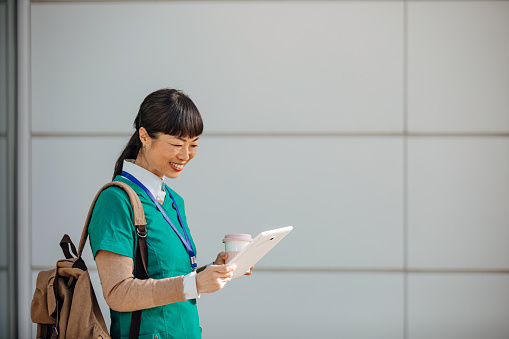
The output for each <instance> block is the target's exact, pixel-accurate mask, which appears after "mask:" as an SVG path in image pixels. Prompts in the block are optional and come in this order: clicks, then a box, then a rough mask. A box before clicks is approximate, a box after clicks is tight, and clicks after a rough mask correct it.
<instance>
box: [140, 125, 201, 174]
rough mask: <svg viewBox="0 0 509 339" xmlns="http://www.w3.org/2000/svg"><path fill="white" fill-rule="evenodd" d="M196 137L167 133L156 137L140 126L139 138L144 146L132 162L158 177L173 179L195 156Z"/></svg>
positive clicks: (196, 147) (196, 148)
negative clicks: (152, 136) (183, 136)
mask: <svg viewBox="0 0 509 339" xmlns="http://www.w3.org/2000/svg"><path fill="white" fill-rule="evenodd" d="M198 139H199V137H195V138H192V139H191V138H178V137H175V136H172V135H168V134H159V135H158V136H157V137H156V138H151V137H150V136H149V135H148V133H147V131H146V130H145V129H144V128H143V127H142V128H140V140H141V142H142V143H143V145H145V147H144V148H143V147H142V149H141V150H140V152H139V153H138V157H137V158H136V161H135V162H134V163H135V164H136V165H139V166H141V167H143V168H145V169H146V170H149V171H150V172H152V173H154V174H155V175H157V176H158V177H159V178H162V177H163V176H166V177H168V178H173V179H175V178H177V177H178V176H179V175H180V172H182V170H183V169H184V167H185V166H186V165H187V164H188V163H189V161H191V159H193V158H194V157H195V155H196V151H197V150H198Z"/></svg>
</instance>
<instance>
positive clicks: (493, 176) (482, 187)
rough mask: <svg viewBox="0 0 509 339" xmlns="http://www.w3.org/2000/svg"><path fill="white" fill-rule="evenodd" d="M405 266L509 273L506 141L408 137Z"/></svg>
mask: <svg viewBox="0 0 509 339" xmlns="http://www.w3.org/2000/svg"><path fill="white" fill-rule="evenodd" d="M408 149H409V164H408V178H409V179H408V182H409V186H408V191H409V195H408V196H409V198H408V220H409V241H408V247H409V265H410V266H411V267H433V268H470V269H472V268H474V269H475V268H477V269H478V268H481V269H483V268H484V269H488V268H491V269H501V268H504V269H508V268H509V247H508V246H507V239H508V238H509V229H508V228H507V220H509V209H508V208H507V206H509V180H508V178H507V173H509V152H508V149H509V140H508V139H507V138H411V139H410V141H409V147H408Z"/></svg>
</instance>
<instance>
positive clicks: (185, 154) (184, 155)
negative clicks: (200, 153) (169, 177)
mask: <svg viewBox="0 0 509 339" xmlns="http://www.w3.org/2000/svg"><path fill="white" fill-rule="evenodd" d="M177 158H178V159H179V160H181V161H187V160H189V149H188V148H187V147H181V148H180V151H179V152H178V154H177Z"/></svg>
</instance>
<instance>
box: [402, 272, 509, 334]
mask: <svg viewBox="0 0 509 339" xmlns="http://www.w3.org/2000/svg"><path fill="white" fill-rule="evenodd" d="M408 281H409V282H408V286H409V287H408V299H409V301H408V305H409V306H408V308H409V312H408V314H409V315H408V338H409V339H428V338H437V339H442V338H444V339H445V338H447V339H451V338H464V339H478V338H486V339H504V338H507V335H508V333H509V322H508V321H507V315H508V314H509V292H508V290H507V286H508V284H509V276H507V275H493V274H485V275H476V274H411V275H410V276H409V280H408Z"/></svg>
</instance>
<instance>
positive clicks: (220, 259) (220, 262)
mask: <svg viewBox="0 0 509 339" xmlns="http://www.w3.org/2000/svg"><path fill="white" fill-rule="evenodd" d="M226 259H228V253H226V252H221V253H219V254H218V255H217V258H216V260H215V261H214V265H224V264H225V263H226Z"/></svg>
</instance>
